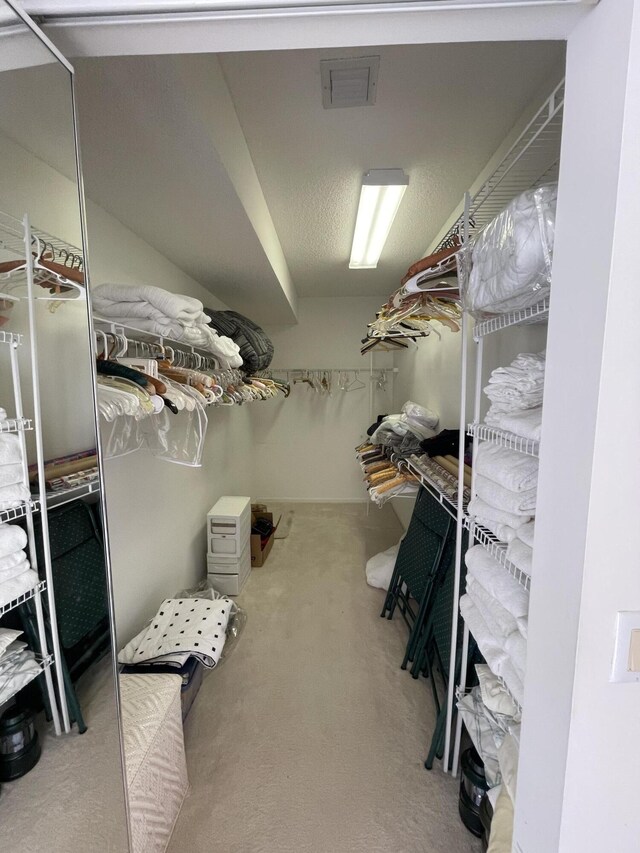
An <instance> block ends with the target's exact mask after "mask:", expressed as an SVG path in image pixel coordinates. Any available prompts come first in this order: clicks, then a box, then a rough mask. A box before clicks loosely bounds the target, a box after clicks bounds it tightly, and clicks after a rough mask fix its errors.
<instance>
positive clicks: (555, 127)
mask: <svg viewBox="0 0 640 853" xmlns="http://www.w3.org/2000/svg"><path fill="white" fill-rule="evenodd" d="M563 107H564V80H563V81H562V82H560V83H559V84H558V85H557V86H556V87H555V89H554V90H553V92H551V94H550V95H549V97H548V98H547V99H546V101H545V102H544V104H543V105H542V106H541V107H540V109H539V110H538V112H537V113H536V114H535V116H534V117H533V118H532V119H531V121H530V122H529V124H528V125H527V126H526V128H525V129H524V130H523V131H522V133H521V134H520V136H519V137H518V138H517V139H516V141H515V142H514V143H513V145H512V146H511V147H510V148H509V150H508V151H507V153H506V154H505V156H504V157H503V158H502V160H501V161H500V163H499V165H498V166H497V167H496V168H495V169H494V171H493V172H492V174H491V175H490V176H489V177H488V178H487V180H486V181H485V182H484V183H483V184H482V186H481V187H480V189H479V190H477V192H475V193H474V194H473V196H472V198H471V201H470V205H469V217H470V220H471V222H470V236H471V235H473V234H474V233H477V232H478V231H480V230H482V228H484V227H485V226H486V225H488V223H489V222H491V221H492V220H493V219H495V217H496V216H497V215H498V214H499V213H501V212H502V211H503V210H504V208H505V207H506V206H507V205H508V204H509V202H511V201H512V200H513V199H514V198H515V197H516V196H518V195H520V193H522V192H525V190H528V189H531V187H535V186H539V185H540V184H543V183H550V182H551V181H557V179H558V167H559V164H560V142H561V137H562V114H563ZM463 225H464V212H462V211H461V212H460V214H459V215H458V217H457V218H456V220H455V221H454V222H453V224H452V225H451V226H450V227H449V228H448V230H447V231H446V233H445V234H444V236H443V237H442V238H441V240H440V242H439V243H438V245H437V246H436V247H435V248H434V250H433V251H439V250H440V249H443V248H446V247H447V246H449V245H451V241H452V239H453V238H454V237H455V236H456V235H458V234H459V233H460V232H461V231H462V228H463Z"/></svg>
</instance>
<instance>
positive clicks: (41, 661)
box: [5, 653, 53, 703]
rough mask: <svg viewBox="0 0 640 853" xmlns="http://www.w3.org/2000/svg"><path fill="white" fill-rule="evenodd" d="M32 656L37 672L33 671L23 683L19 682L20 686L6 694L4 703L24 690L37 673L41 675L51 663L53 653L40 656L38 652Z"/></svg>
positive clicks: (36, 676)
mask: <svg viewBox="0 0 640 853" xmlns="http://www.w3.org/2000/svg"><path fill="white" fill-rule="evenodd" d="M34 657H35V659H36V663H37V664H38V666H39V672H34V673H33V675H32V676H31V677H30V678H29V679H28V680H27V681H25V682H24V683H23V684H21V685H20V687H19V688H18V689H17V690H16V691H15V692H14V693H12V694H11V695H10V696H8V697H7V698H6V699H5V703H6V702H9V701H10V700H11V699H13V697H14V696H17V695H18V693H20V691H21V690H24V688H25V687H26V686H27V684H31V682H32V681H34V680H35V679H36V678H38V676H39V675H42V673H43V672H44V671H45V670H46V669H49V667H50V666H51V665H52V664H53V655H47V656H46V657H42V655H38V654H35V653H34Z"/></svg>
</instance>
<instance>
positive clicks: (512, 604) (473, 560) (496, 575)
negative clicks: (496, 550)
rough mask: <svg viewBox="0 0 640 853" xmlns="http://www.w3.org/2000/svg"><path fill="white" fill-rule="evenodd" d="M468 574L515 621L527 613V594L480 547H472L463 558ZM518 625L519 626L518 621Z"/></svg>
mask: <svg viewBox="0 0 640 853" xmlns="http://www.w3.org/2000/svg"><path fill="white" fill-rule="evenodd" d="M464 561H465V564H466V566H467V570H468V572H469V573H470V574H471V575H473V577H474V578H475V579H476V580H477V581H478V583H479V584H480V585H481V586H483V587H484V589H485V590H486V591H487V592H488V593H489V594H490V595H491V596H493V598H495V599H496V600H497V601H499V602H500V604H501V605H502V606H503V607H504V608H505V610H508V611H509V613H511V615H512V616H513V617H514V619H516V621H518V620H520V619H521V617H523V616H527V614H528V613H529V593H528V592H527V590H526V589H525V588H524V587H523V586H521V585H520V584H519V583H518V581H517V580H516V579H515V578H514V577H512V576H511V575H510V574H509V572H508V571H507V570H506V569H505V567H504V566H501V565H500V563H499V562H498V561H497V560H495V559H494V558H493V557H492V556H491V554H489V552H488V551H485V549H484V548H483V547H482V545H474V547H473V548H470V549H469V550H468V551H467V553H466V554H465V558H464ZM518 624H519V625H520V623H519V621H518Z"/></svg>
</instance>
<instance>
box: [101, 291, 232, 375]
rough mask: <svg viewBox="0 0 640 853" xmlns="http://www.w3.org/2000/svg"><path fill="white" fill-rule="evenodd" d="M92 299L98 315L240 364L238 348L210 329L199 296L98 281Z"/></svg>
mask: <svg viewBox="0 0 640 853" xmlns="http://www.w3.org/2000/svg"><path fill="white" fill-rule="evenodd" d="M92 298H93V309H94V311H95V313H96V314H97V315H98V316H99V317H104V318H105V319H106V320H111V321H113V322H114V323H121V324H122V325H123V326H133V327H135V328H136V329H141V330H142V331H144V332H151V333H152V334H154V335H161V336H162V337H166V338H173V339H174V340H176V341H184V342H185V343H187V344H189V345H190V346H197V347H201V348H202V349H206V350H209V351H210V352H212V353H213V354H214V355H215V356H216V358H217V359H218V360H219V361H220V366H221V367H223V368H228V367H240V365H241V364H242V358H241V357H240V348H239V347H238V345H237V344H236V343H234V341H232V340H231V338H227V337H224V336H222V335H218V333H217V332H216V331H215V329H213V328H211V326H210V325H209V324H210V323H211V318H210V317H208V316H207V315H206V314H205V313H204V311H203V308H204V306H203V304H202V302H200V300H199V299H194V298H193V297H191V296H183V295H181V294H179V293H170V292H169V291H168V290H163V289H162V288H161V287H153V286H152V285H148V284H145V285H126V284H101V285H100V286H99V287H96V288H95V290H94V291H93V294H92Z"/></svg>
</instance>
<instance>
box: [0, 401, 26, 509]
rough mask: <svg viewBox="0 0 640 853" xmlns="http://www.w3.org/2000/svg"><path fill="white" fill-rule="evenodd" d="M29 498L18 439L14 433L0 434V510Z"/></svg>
mask: <svg viewBox="0 0 640 853" xmlns="http://www.w3.org/2000/svg"><path fill="white" fill-rule="evenodd" d="M3 411H4V410H3ZM5 417H6V415H5ZM29 497H30V492H29V489H28V488H27V486H26V485H25V483H24V471H23V470H22V449H21V447H20V439H19V438H18V436H17V435H16V434H15V433H9V432H7V433H0V510H3V509H13V508H14V507H17V506H20V504H22V503H24V501H28V500H29Z"/></svg>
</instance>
